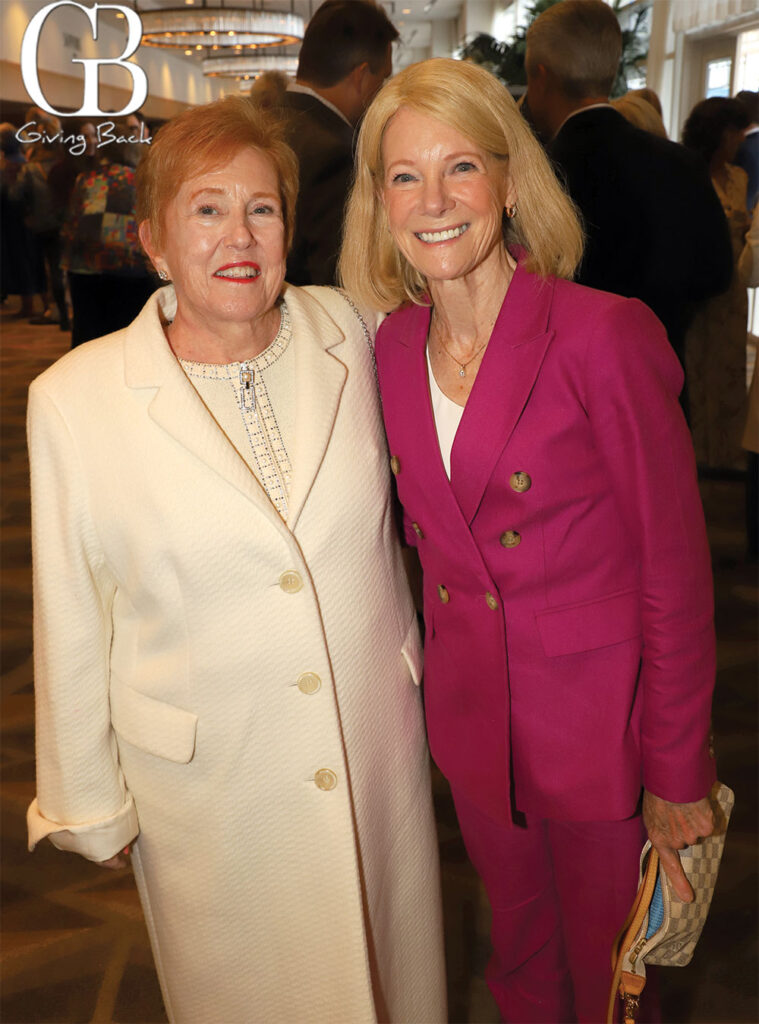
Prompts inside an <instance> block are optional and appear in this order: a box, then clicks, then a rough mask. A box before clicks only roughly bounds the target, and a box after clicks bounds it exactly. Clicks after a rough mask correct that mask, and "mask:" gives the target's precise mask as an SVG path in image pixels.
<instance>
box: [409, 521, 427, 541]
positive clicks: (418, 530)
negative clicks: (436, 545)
mask: <svg viewBox="0 0 759 1024" xmlns="http://www.w3.org/2000/svg"><path fill="white" fill-rule="evenodd" d="M411 529H412V530H413V531H414V533H415V534H416V535H417V537H418V538H419V540H423V539H424V530H423V529H422V528H421V526H420V525H419V523H412V524H411Z"/></svg>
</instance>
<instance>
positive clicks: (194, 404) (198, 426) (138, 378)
mask: <svg viewBox="0 0 759 1024" xmlns="http://www.w3.org/2000/svg"><path fill="white" fill-rule="evenodd" d="M175 310H176V298H175V295H174V289H173V288H171V287H168V288H162V289H161V290H160V291H158V292H156V293H155V295H153V297H152V298H151V300H150V301H149V303H148V304H147V305H146V306H145V308H144V309H143V311H142V312H141V313H140V315H139V316H138V317H137V319H136V320H135V321H134V323H133V324H132V325H131V326H130V327H128V328H127V336H126V344H125V350H124V351H125V355H124V359H125V376H126V383H127V386H129V387H132V388H154V389H156V393H155V395H154V396H153V398H152V400H151V402H150V405H149V407H148V415H149V416H150V417H151V419H152V420H153V421H154V422H155V423H156V424H157V425H158V426H159V427H161V428H162V429H163V430H165V431H166V433H167V434H170V435H171V436H172V437H173V438H174V439H175V440H176V441H177V442H178V443H179V444H180V445H182V447H183V448H185V449H186V450H187V451H188V452H191V453H192V454H193V455H194V456H196V457H197V458H198V459H199V460H200V461H201V462H203V463H205V464H206V465H207V466H208V467H209V468H210V469H212V470H214V472H216V473H218V475H219V476H220V477H221V478H222V479H223V480H225V481H226V482H227V483H229V484H230V485H231V486H232V487H235V488H236V489H237V490H238V491H240V492H241V493H242V494H244V495H245V497H246V498H248V499H249V500H250V501H251V502H252V503H253V504H254V505H255V506H256V507H257V508H258V510H259V511H261V512H262V513H264V514H265V515H266V516H267V517H268V518H270V519H271V520H272V522H275V523H276V524H278V526H279V527H280V528H284V524H283V522H282V519H281V517H280V515H279V513H278V512H277V510H276V508H275V507H274V505H273V504H272V503H271V501H270V500H269V496H268V495H267V493H266V491H265V490H264V488H263V487H262V486H261V484H260V483H259V482H258V480H257V479H256V477H255V474H254V473H253V472H251V470H250V468H249V467H248V465H247V463H246V462H245V460H244V459H243V458H242V456H241V455H240V454H239V453H238V452H237V449H236V448H235V447H234V445H233V444H232V443H231V442H230V441H229V439H228V438H227V436H226V434H225V433H224V432H223V431H222V430H221V428H220V427H219V425H218V424H217V423H216V420H215V419H214V418H213V416H212V415H211V413H210V412H209V411H208V409H207V408H206V406H205V404H204V403H203V401H202V399H201V398H200V396H199V395H198V393H197V391H196V390H195V388H194V387H193V386H192V384H191V383H190V381H189V380H188V378H187V376H186V374H185V373H184V371H183V370H182V367H181V365H180V364H179V362H178V360H177V359H176V357H175V356H174V353H173V352H172V351H171V349H170V347H169V345H168V342H167V341H166V337H165V335H164V331H163V323H164V322H165V321H166V320H171V318H172V317H173V315H174V311H175Z"/></svg>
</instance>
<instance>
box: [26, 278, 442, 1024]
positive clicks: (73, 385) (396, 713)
mask: <svg viewBox="0 0 759 1024" xmlns="http://www.w3.org/2000/svg"><path fill="white" fill-rule="evenodd" d="M286 301H287V303H288V308H289V310H290V314H291V319H292V330H293V341H292V344H293V345H294V346H295V355H296V379H295V389H296V398H297V413H296V438H295V446H294V452H293V453H292V456H293V457H292V462H293V474H294V480H293V485H292V491H291V498H290V511H289V517H288V521H287V523H285V522H283V521H282V519H281V518H280V517H279V515H278V514H277V512H276V510H275V509H274V507H273V506H272V504H271V502H270V501H269V499H268V497H267V496H266V494H265V492H264V490H263V489H262V488H261V486H260V485H259V484H258V482H257V480H256V479H255V477H254V476H253V474H252V473H251V472H250V470H249V469H248V467H247V466H246V465H245V463H244V461H243V460H242V458H241V457H240V456H239V455H238V453H237V452H236V451H235V450H234V448H233V447H232V445H231V444H230V443H229V441H228V440H227V438H226V437H225V436H224V434H223V433H222V432H221V430H220V429H219V427H218V426H217V424H216V423H215V421H214V420H213V418H212V417H211V415H210V413H209V412H208V410H207V409H206V407H205V406H204V405H203V403H202V401H201V400H200V398H199V396H198V394H197V393H196V391H195V390H194V388H193V387H192V385H191V384H190V382H189V381H188V379H187V378H186V376H185V374H184V373H183V371H182V369H181V367H180V366H179V364H178V362H177V360H176V359H175V357H174V356H173V354H172V352H171V350H170V349H169V346H168V344H167V342H166V339H165V336H164V332H163V329H162V320H165V319H166V318H167V317H168V318H171V316H172V315H173V309H174V305H175V298H174V294H173V289H171V288H164V289H162V290H161V291H160V292H158V293H157V294H156V295H155V296H153V298H152V299H151V300H150V302H149V303H148V304H147V305H146V307H145V309H144V310H143V311H142V313H141V314H140V316H139V317H138V318H137V320H135V322H134V323H133V324H132V325H131V326H130V327H128V328H127V329H126V330H124V331H120V332H118V333H116V334H113V335H110V336H109V337H107V338H104V339H101V340H98V341H96V342H92V343H89V344H87V345H84V346H82V347H81V348H77V349H75V350H74V351H72V352H71V353H69V354H68V355H66V356H64V357H63V359H61V360H60V361H59V362H57V363H56V364H55V365H54V366H52V367H51V368H50V369H48V370H47V371H46V372H45V373H44V374H42V376H41V377H39V378H38V379H37V380H36V381H35V382H34V383H33V384H32V387H31V390H30V401H29V445H30V453H31V465H32V487H33V542H34V588H35V677H36V678H35V683H36V690H37V749H38V796H37V799H36V800H35V802H34V803H33V804H32V806H31V807H30V810H29V816H28V817H29V831H30V847H33V846H34V844H35V843H36V842H38V841H39V840H40V839H41V838H42V837H43V836H46V835H48V836H50V839H51V840H52V842H53V843H54V844H55V845H56V846H58V847H59V848H61V849H67V850H73V851H76V852H78V853H81V854H83V855H84V856H85V857H88V858H90V859H92V860H103V859H105V858H108V857H110V856H111V855H113V854H114V853H115V852H116V851H117V850H119V849H121V848H122V847H123V846H125V845H126V844H127V843H129V842H131V841H133V840H135V839H136V841H135V842H134V845H133V863H134V869H135V874H136V876H137V882H138V886H139V889H140V894H141V897H142V901H143V906H144V909H145V916H146V919H147V922H148V927H149V930H150V933H151V938H152V942H153V948H154V952H155V958H156V963H157V966H158V971H159V976H160V978H161V983H162V987H163V991H164V996H165V1000H166V1005H167V1009H168V1012H169V1016H170V1017H171V1019H172V1020H173V1021H179V1022H183V1024H184V1022H198V1024H248V1022H259V1021H260V1022H267V1024H287V1022H293V1024H296V1022H297V1024H308V1022H314V1024H341V1022H345V1024H359V1022H373V1021H378V1020H379V1021H384V1020H387V1021H414V1022H439V1021H444V1020H445V1019H446V1013H445V1000H444V984H443V961H442V938H441V931H442V925H441V918H440V903H439V879H438V865H437V850H436V842H435V830H434V822H433V817H432V808H431V800H430V783H429V773H428V756H427V749H426V744H425V737H424V725H423V716H422V708H421V702H420V694H419V690H418V685H415V684H418V683H419V679H420V671H421V653H420V645H419V638H418V635H417V628H416V621H415V616H414V610H413V608H412V604H411V600H410V598H409V595H408V591H407V587H406V581H405V577H404V573H403V568H402V563H401V557H400V552H399V550H398V546H397V543H396V539H395V524H394V516H393V509H392V504H391V493H390V485H389V480H388V455H387V449H386V443H385V438H384V433H383V429H382V421H381V416H380V410H379V404H378V399H377V392H376V382H375V377H374V372H373V362H372V354H371V351H370V348H369V344H368V340H367V338H366V337H365V335H364V332H363V330H362V328H361V326H360V324H359V321H358V319H357V317H356V315H355V313H354V312H353V310H352V309H351V308H350V306H349V305H348V303H347V302H346V300H345V298H344V297H343V296H342V295H340V294H339V293H337V292H335V291H332V290H330V289H323V288H316V289H294V288H289V287H288V288H287V290H286ZM374 326H375V325H374V324H373V323H370V324H369V328H370V331H371V333H372V334H373V328H374ZM298 582H300V583H302V586H300V588H299V589H298ZM304 673H312V674H315V675H316V676H318V677H319V681H320V684H321V685H320V687H319V688H318V689H317V690H316V692H313V693H308V692H303V690H302V689H301V688H299V686H298V680H299V679H300V678H301V677H302V676H303V674H304ZM309 681H310V683H311V685H310V686H306V687H305V689H306V690H308V689H312V688H313V684H314V681H313V679H310V678H309ZM323 769H329V771H331V772H332V773H334V778H335V779H336V785H335V787H334V788H333V789H326V790H325V789H323V788H320V787H319V785H317V782H318V781H319V780H322V779H323V778H324V777H325V776H323V775H320V774H317V773H319V772H320V771H321V770H323ZM327 779H329V776H327Z"/></svg>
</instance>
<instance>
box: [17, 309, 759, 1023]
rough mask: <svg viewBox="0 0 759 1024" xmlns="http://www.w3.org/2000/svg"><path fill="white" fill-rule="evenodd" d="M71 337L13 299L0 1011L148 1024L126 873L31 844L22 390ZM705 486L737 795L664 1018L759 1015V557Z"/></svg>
mask: <svg viewBox="0 0 759 1024" xmlns="http://www.w3.org/2000/svg"><path fill="white" fill-rule="evenodd" d="M9 305H10V303H9ZM69 343H70V339H69V335H68V334H65V333H62V332H60V331H59V330H58V329H57V328H55V327H32V326H31V325H30V324H28V323H27V321H25V320H18V319H13V318H11V317H10V316H9V315H8V314H7V313H5V312H3V315H2V351H1V355H0V373H1V378H0V386H1V388H2V390H1V394H0V397H1V400H2V406H1V409H0V427H1V429H2V442H3V444H2V533H1V534H0V541H1V544H2V570H3V575H2V634H1V635H2V648H3V662H2V768H3V772H2V788H1V790H0V797H1V808H2V906H3V914H2V978H3V982H2V1002H1V1004H0V1020H2V1021H3V1022H4V1024H28V1022H45V1024H52V1022H58V1021H60V1022H68V1024H79V1022H88V1021H92V1022H111V1021H113V1022H119V1024H148V1022H150V1024H152V1022H159V1021H165V1020H166V1016H165V1013H164V1010H163V1006H162V1003H161V996H160V992H159V989H158V984H157V981H156V977H155V972H154V970H153V965H152V959H151V955H150V949H149V945H148V940H147V934H146V931H145V927H144V923H143V920H142V914H141V911H140V907H139V903H138V901H137V896H136V892H135V889H134V884H133V881H132V877H131V874H129V873H127V872H124V873H121V874H114V873H112V872H106V871H104V870H102V869H100V868H98V867H96V866H95V865H93V864H90V863H88V862H87V861H84V860H82V859H81V858H78V857H74V856H71V855H69V854H63V853H59V852H58V851H56V850H54V849H53V848H52V847H51V846H50V845H49V844H47V843H43V844H41V846H40V847H39V849H38V850H37V851H36V852H35V853H34V854H33V855H30V854H29V853H27V851H26V833H25V825H24V813H25V809H26V806H27V804H28V803H29V801H30V800H31V798H32V796H33V793H34V762H33V746H34V731H33V730H34V723H33V679H32V663H31V642H32V637H31V606H32V602H31V572H30V541H29V493H28V482H27V463H26V452H25V441H24V415H25V401H26V388H27V385H28V383H29V381H30V380H31V379H32V378H33V377H34V376H36V374H38V373H39V372H41V371H42V370H43V369H44V368H45V367H46V366H47V365H48V364H49V363H50V362H52V361H53V360H54V359H56V358H57V357H58V356H59V355H62V354H63V352H64V351H66V350H67V348H68V346H69ZM703 497H704V503H705V508H706V512H707V519H708V522H709V530H710V539H711V542H712V550H713V557H714V568H715V584H716V595H717V609H718V611H717V629H718V638H719V654H718V657H719V671H718V679H717V691H716V699H715V708H714V726H715V734H716V742H717V751H718V757H719V764H720V775H721V777H722V778H724V779H725V781H727V782H729V783H730V785H731V786H732V787H733V788H734V789H735V792H736V800H737V804H736V810H735V813H734V816H733V821H732V824H731V828H730V835H729V837H728V842H727V848H726V852H725V856H724V860H723V866H722V872H721V875H720V879H719V884H718V889H717V893H716V895H715V899H714V903H713V905H712V912H711V916H710V919H709V921H708V923H707V927H706V930H705V932H704V935H703V937H702V939H701V943H700V945H699V947H698V949H697V951H696V955H695V958H694V960H693V962H692V963H691V965H690V966H689V967H686V968H682V969H670V970H668V971H665V972H663V976H662V981H661V989H662V998H663V1003H664V1020H665V1021H667V1022H673V1024H675V1022H691V1024H739V1022H740V1024H755V1022H757V1021H759V1002H758V1001H757V963H758V961H757V845H756V827H757V600H758V588H757V574H756V566H751V565H748V564H747V563H746V561H745V558H744V543H743V484H742V483H741V482H740V481H707V482H705V483H704V485H703ZM434 788H435V801H436V809H437V816H438V824H439V833H440V850H441V857H442V863H443V885H444V902H445V913H446V943H447V954H448V978H449V997H450V1010H451V1017H450V1019H451V1021H455V1022H465V1021H468V1022H480V1024H490V1022H495V1021H497V1020H498V1014H497V1011H496V1010H495V1007H494V1004H493V1002H492V1000H491V998H490V996H489V994H488V991H487V989H486V987H485V984H484V981H483V970H484V964H485V961H486V959H487V949H488V944H487V930H488V924H489V912H488V908H487V904H486V902H485V900H484V898H483V894H482V890H481V887H480V885H479V882H478V880H477V878H476V877H475V875H474V874H473V872H472V869H471V867H470V866H469V864H468V862H467V859H466V854H465V852H464V848H463V845H462V843H461V838H460V835H459V833H458V829H457V826H456V820H455V815H454V812H453V807H452V804H451V800H450V797H449V795H448V792H447V788H446V785H445V782H444V781H443V780H442V779H441V778H440V777H439V775H436V776H435V779H434ZM208 1024H232V1022H227V1021H209V1022H208ZM234 1024H242V1022H234ZM244 1024H253V1022H252V1021H251V1022H244ZM266 1024H282V1022H276V1021H269V1022H266ZM332 1024H351V1022H338V1021H335V1022H332Z"/></svg>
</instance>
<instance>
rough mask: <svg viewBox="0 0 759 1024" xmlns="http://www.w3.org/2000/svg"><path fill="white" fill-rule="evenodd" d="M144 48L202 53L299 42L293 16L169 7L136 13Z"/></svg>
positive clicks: (297, 18) (300, 31)
mask: <svg viewBox="0 0 759 1024" xmlns="http://www.w3.org/2000/svg"><path fill="white" fill-rule="evenodd" d="M140 18H141V19H142V42H143V44H144V45H145V46H167V47H178V48H181V49H185V50H186V49H188V48H192V49H195V50H202V49H203V48H205V47H210V48H213V49H220V48H222V47H224V48H226V47H236V48H237V49H238V50H239V49H240V48H241V47H243V46H248V47H253V48H257V47H259V46H284V45H287V44H289V43H299V42H300V41H301V40H302V39H303V18H301V17H300V16H299V15H297V14H276V13H273V12H271V11H263V10H251V9H245V8H242V7H205V6H204V7H200V8H197V7H196V8H190V7H184V8H182V7H173V8H171V9H166V10H158V11H145V10H143V11H140Z"/></svg>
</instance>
